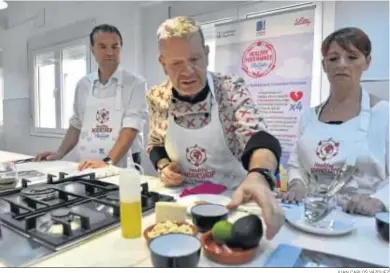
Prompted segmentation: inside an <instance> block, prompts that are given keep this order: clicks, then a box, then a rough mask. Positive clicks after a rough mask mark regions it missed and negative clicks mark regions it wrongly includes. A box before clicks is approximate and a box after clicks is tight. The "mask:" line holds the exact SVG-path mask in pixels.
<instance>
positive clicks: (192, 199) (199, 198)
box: [177, 194, 231, 215]
mask: <svg viewBox="0 0 390 273" xmlns="http://www.w3.org/2000/svg"><path fill="white" fill-rule="evenodd" d="M230 201H231V199H230V198H229V197H226V196H223V195H218V194H194V195H187V196H185V197H182V198H179V199H178V200H177V202H178V203H179V204H182V205H185V206H186V207H187V214H188V215H191V209H192V207H194V206H196V205H200V204H216V205H223V206H226V205H227V204H229V203H230Z"/></svg>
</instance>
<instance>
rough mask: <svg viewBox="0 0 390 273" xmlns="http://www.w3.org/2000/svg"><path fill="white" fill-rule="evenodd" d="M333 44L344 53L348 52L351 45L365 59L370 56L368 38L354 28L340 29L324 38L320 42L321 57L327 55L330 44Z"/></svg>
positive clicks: (361, 31)
mask: <svg viewBox="0 0 390 273" xmlns="http://www.w3.org/2000/svg"><path fill="white" fill-rule="evenodd" d="M333 42H336V43H337V44H338V45H339V46H341V47H342V48H343V49H344V50H346V51H350V46H351V45H353V46H354V47H356V48H357V49H358V50H359V51H360V52H362V53H363V54H364V55H365V56H366V57H368V56H370V54H371V41H370V38H368V35H367V34H366V33H365V32H364V31H363V30H361V29H359V28H356V27H346V28H341V29H339V30H336V31H335V32H333V33H332V34H330V35H329V36H328V37H326V38H325V40H324V41H323V42H322V47H321V53H322V56H325V55H326V54H327V53H328V50H329V47H330V44H331V43H333Z"/></svg>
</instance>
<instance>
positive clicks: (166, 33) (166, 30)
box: [157, 16, 204, 44]
mask: <svg viewBox="0 0 390 273" xmlns="http://www.w3.org/2000/svg"><path fill="white" fill-rule="evenodd" d="M196 32H199V34H200V36H201V39H202V44H204V35H203V31H202V29H201V27H200V26H199V24H198V23H197V22H196V21H195V20H194V19H192V18H190V17H186V16H178V17H175V18H171V19H167V20H165V21H164V22H163V23H162V24H161V25H160V26H159V28H158V30H157V42H158V44H160V42H161V40H166V39H169V38H173V37H180V38H188V37H190V36H191V35H193V34H194V33H196Z"/></svg>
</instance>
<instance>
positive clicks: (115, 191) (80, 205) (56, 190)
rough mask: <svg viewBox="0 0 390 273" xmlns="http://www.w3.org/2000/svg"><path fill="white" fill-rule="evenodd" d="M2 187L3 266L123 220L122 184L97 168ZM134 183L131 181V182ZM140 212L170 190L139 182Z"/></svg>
mask: <svg viewBox="0 0 390 273" xmlns="http://www.w3.org/2000/svg"><path fill="white" fill-rule="evenodd" d="M59 177H60V179H59V180H56V181H54V180H53V176H52V175H48V176H47V181H46V182H45V183H38V184H32V183H30V181H28V180H26V179H23V180H22V183H21V184H22V186H21V187H20V188H16V189H11V190H4V191H0V265H2V266H11V267H12V266H24V265H26V264H31V263H34V262H37V261H39V260H41V259H43V258H45V257H46V256H51V255H53V254H55V253H56V252H58V251H61V250H64V249H67V248H69V247H72V246H74V245H77V244H80V243H82V242H83V241H85V240H86V239H88V238H90V237H91V236H92V235H93V236H95V235H96V234H99V233H103V232H105V231H108V230H110V229H113V228H116V227H118V226H119V224H120V207H119V187H118V186H117V185H115V184H112V183H108V182H103V181H100V180H97V179H96V177H95V174H94V173H91V174H85V175H80V176H73V177H66V174H65V173H60V174H59ZM129 183H131V181H129ZM140 194H141V200H142V211H143V213H148V212H151V211H153V210H154V208H155V203H156V202H158V201H168V202H169V201H174V198H173V197H172V196H169V195H162V194H159V193H156V192H152V191H149V189H148V185H147V183H143V184H141V185H140Z"/></svg>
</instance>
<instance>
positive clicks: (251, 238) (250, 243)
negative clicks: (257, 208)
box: [227, 215, 263, 249]
mask: <svg viewBox="0 0 390 273" xmlns="http://www.w3.org/2000/svg"><path fill="white" fill-rule="evenodd" d="M262 236H263V225H262V222H261V219H260V218H259V217H258V216H256V215H248V216H245V217H242V218H240V219H238V220H237V221H236V222H234V223H233V226H232V231H231V237H230V240H229V241H228V242H227V245H228V246H229V247H232V248H241V249H251V248H254V247H257V246H258V245H259V242H260V240H261V237H262Z"/></svg>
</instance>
